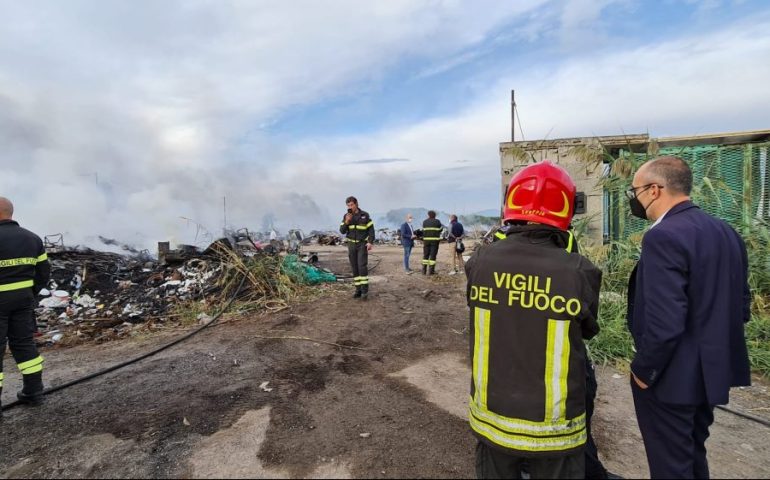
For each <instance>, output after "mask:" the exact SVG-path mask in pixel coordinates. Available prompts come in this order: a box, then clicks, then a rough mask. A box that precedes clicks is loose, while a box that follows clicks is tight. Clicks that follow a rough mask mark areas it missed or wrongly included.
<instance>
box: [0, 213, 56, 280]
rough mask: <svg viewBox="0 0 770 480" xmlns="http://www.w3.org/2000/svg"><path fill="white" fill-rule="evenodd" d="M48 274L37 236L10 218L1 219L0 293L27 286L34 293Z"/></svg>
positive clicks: (46, 256)
mask: <svg viewBox="0 0 770 480" xmlns="http://www.w3.org/2000/svg"><path fill="white" fill-rule="evenodd" d="M50 274H51V266H50V264H49V263H48V255H47V254H46V253H45V248H43V241H42V240H40V237H38V236H37V235H35V234H34V233H32V232H30V231H29V230H26V229H24V228H21V227H20V226H19V224H18V223H16V222H14V221H13V220H0V293H2V292H10V291H14V290H22V289H27V288H28V289H30V290H32V291H33V293H35V294H36V293H37V292H39V291H40V289H41V288H43V287H45V286H46V284H47V283H48V279H49V277H50Z"/></svg>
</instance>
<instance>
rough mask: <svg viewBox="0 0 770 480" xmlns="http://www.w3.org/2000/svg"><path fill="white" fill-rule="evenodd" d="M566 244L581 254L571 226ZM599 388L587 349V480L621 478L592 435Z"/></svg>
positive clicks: (501, 236)
mask: <svg viewBox="0 0 770 480" xmlns="http://www.w3.org/2000/svg"><path fill="white" fill-rule="evenodd" d="M509 228H510V225H503V226H501V227H499V228H498V229H497V230H496V231H495V233H494V235H493V236H492V241H493V242H497V241H499V240H505V239H506V238H507V237H506V235H505V233H506V232H507V230H508V229H509ZM565 242H566V245H564V249H565V250H567V251H568V252H574V253H579V250H578V243H577V240H576V239H575V235H574V234H573V232H572V226H571V225H570V226H569V230H568V231H567V237H564V238H560V239H559V243H560V244H563V243H565ZM597 387H598V386H597V383H596V370H595V368H594V364H593V362H592V361H591V355H590V353H589V352H588V347H586V432H587V434H588V438H587V439H586V447H585V478H595V479H605V478H620V477H619V476H617V475H616V474H614V473H612V472H608V471H607V469H606V468H604V464H602V461H601V460H600V459H599V452H598V448H597V446H596V442H595V441H594V438H593V436H592V435H591V418H592V417H593V413H594V404H595V402H596V391H597ZM526 467H527V468H526V471H527V472H529V466H528V465H527V466H526Z"/></svg>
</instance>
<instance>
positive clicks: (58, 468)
mask: <svg viewBox="0 0 770 480" xmlns="http://www.w3.org/2000/svg"><path fill="white" fill-rule="evenodd" d="M135 447H136V442H134V441H132V440H120V439H118V438H115V437H114V436H113V435H110V434H108V433H105V434H101V435H89V436H86V437H80V438H78V439H75V440H73V441H72V442H70V443H68V444H67V445H64V446H62V445H58V446H54V447H53V448H52V449H50V450H53V452H51V451H48V452H47V453H48V454H51V453H53V454H54V455H56V457H57V458H58V460H57V461H56V464H55V466H53V468H51V467H52V466H51V465H46V463H47V462H48V459H47V458H46V457H45V456H42V457H41V456H31V457H27V458H24V459H22V460H21V461H19V462H18V463H16V464H15V465H12V466H10V467H9V468H8V470H6V471H5V472H3V474H2V476H1V477H0V478H29V477H37V476H40V473H39V472H40V469H45V470H44V471H47V472H50V475H51V476H52V477H56V478H103V477H104V475H103V473H104V472H105V471H108V468H109V466H110V463H112V462H113V461H114V459H121V461H124V462H135V463H136V468H135V469H133V473H134V474H135V475H134V476H137V477H143V476H147V475H148V474H149V472H146V471H144V469H143V467H142V466H141V456H140V455H141V454H140V452H132V450H134V449H135ZM46 476H48V474H46Z"/></svg>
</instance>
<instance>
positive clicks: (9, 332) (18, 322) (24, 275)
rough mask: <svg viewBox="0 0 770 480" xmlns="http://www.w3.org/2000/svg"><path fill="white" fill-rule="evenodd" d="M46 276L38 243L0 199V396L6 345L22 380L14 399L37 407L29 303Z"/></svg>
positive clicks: (38, 373)
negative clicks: (21, 385)
mask: <svg viewBox="0 0 770 480" xmlns="http://www.w3.org/2000/svg"><path fill="white" fill-rule="evenodd" d="M50 273H51V267H50V265H49V263H48V255H47V254H46V253H45V248H43V242H42V240H40V237H38V236H37V235H35V234H34V233H32V232H30V231H29V230H25V229H23V228H21V227H20V226H19V224H18V223H16V222H15V221H13V204H12V203H11V202H10V201H9V200H8V199H7V198H4V197H0V394H2V391H3V356H4V355H5V344H6V343H8V344H9V345H10V347H11V354H12V355H13V358H14V360H15V361H16V365H17V366H18V367H19V370H20V371H21V374H22V378H23V379H24V387H23V388H22V390H21V391H20V392H19V393H18V394H17V397H18V399H19V401H21V402H22V403H27V404H31V405H37V404H39V403H40V402H41V401H42V393H43V357H41V356H40V355H39V354H38V352H37V347H36V346H35V342H34V340H33V334H34V332H35V327H36V326H35V320H34V315H33V313H34V310H33V308H34V307H33V302H34V300H35V294H36V293H37V292H39V291H40V289H42V288H43V287H45V286H46V284H47V283H48V279H49V276H50Z"/></svg>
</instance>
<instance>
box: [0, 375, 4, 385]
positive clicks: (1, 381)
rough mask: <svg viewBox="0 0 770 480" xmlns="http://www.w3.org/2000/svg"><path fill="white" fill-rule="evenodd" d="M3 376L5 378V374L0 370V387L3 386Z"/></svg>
mask: <svg viewBox="0 0 770 480" xmlns="http://www.w3.org/2000/svg"><path fill="white" fill-rule="evenodd" d="M3 378H5V374H4V373H3V372H0V387H2V386H3Z"/></svg>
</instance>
